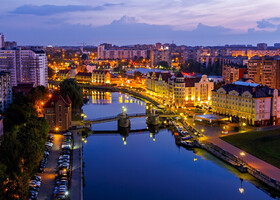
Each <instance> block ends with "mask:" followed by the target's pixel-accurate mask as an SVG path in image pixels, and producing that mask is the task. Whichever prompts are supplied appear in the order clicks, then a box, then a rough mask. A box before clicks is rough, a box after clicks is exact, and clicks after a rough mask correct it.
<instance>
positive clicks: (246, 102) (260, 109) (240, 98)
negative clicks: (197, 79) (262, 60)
mask: <svg viewBox="0 0 280 200" xmlns="http://www.w3.org/2000/svg"><path fill="white" fill-rule="evenodd" d="M279 95H280V93H279V90H278V89H272V88H269V87H267V86H263V85H260V84H256V83H248V82H241V81H237V82H234V83H231V84H227V85H223V86H221V87H220V88H218V89H215V90H213V91H212V111H213V112H214V113H217V114H221V115H225V116H228V117H230V118H231V120H232V121H239V122H246V123H247V124H249V125H253V126H266V125H277V124H280V97H279Z"/></svg>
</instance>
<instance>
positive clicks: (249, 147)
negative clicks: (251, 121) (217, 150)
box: [221, 128, 280, 168]
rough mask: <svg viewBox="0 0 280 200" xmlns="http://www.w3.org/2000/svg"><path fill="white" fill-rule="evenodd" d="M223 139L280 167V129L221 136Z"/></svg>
mask: <svg viewBox="0 0 280 200" xmlns="http://www.w3.org/2000/svg"><path fill="white" fill-rule="evenodd" d="M221 139H222V140H224V141H226V142H228V143H230V144H232V145H234V146H236V147H238V148H240V149H242V150H244V151H246V152H248V153H250V154H252V155H254V156H256V157H258V158H259V159H261V160H264V161H266V162H268V163H270V164H271V165H274V166H275V167H277V168H280V154H279V152H280V145H279V144H280V129H279V128H278V129H275V130H269V131H265V130H264V131H250V132H246V133H241V134H235V135H229V136H225V137H221Z"/></svg>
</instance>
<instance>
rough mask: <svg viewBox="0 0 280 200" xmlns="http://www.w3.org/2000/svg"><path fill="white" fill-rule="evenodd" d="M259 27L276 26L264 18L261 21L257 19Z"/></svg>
mask: <svg viewBox="0 0 280 200" xmlns="http://www.w3.org/2000/svg"><path fill="white" fill-rule="evenodd" d="M257 24H258V25H257V27H258V28H261V29H264V28H275V25H274V24H272V23H271V22H269V21H267V20H265V19H262V20H261V21H257Z"/></svg>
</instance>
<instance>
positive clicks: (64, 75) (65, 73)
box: [57, 69, 71, 81]
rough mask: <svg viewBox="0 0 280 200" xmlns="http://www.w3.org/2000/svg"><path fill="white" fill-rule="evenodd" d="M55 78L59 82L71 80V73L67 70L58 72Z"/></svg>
mask: <svg viewBox="0 0 280 200" xmlns="http://www.w3.org/2000/svg"><path fill="white" fill-rule="evenodd" d="M57 78H58V80H60V81H63V80H65V79H69V78H71V71H70V70H69V69H64V70H59V72H58V73H57Z"/></svg>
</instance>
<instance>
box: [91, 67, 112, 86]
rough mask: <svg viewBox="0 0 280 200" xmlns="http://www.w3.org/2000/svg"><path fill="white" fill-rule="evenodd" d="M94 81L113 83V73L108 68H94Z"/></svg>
mask: <svg viewBox="0 0 280 200" xmlns="http://www.w3.org/2000/svg"><path fill="white" fill-rule="evenodd" d="M92 82H93V83H99V84H106V83H107V84H108V83H111V74H110V72H109V71H107V70H93V71H92Z"/></svg>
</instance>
